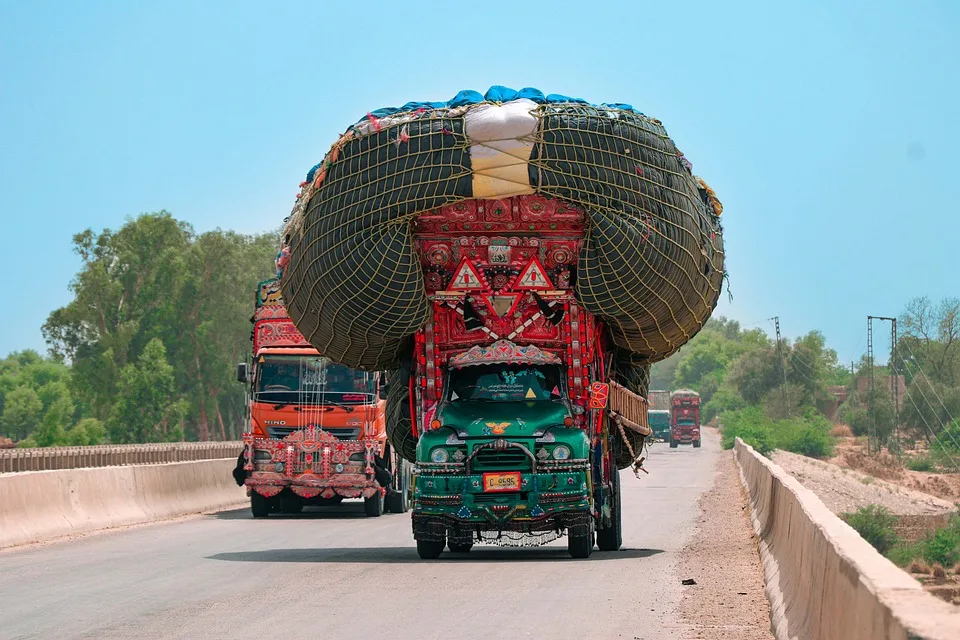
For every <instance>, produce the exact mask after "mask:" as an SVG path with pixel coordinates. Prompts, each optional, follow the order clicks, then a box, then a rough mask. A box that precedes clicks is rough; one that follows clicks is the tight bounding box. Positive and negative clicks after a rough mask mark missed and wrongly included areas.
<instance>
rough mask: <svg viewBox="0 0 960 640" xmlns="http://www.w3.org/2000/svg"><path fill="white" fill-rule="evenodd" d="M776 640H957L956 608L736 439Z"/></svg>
mask: <svg viewBox="0 0 960 640" xmlns="http://www.w3.org/2000/svg"><path fill="white" fill-rule="evenodd" d="M735 450H736V458H737V462H738V464H739V466H740V473H741V479H742V480H743V483H744V485H745V486H746V488H747V490H748V491H749V493H750V503H751V507H752V508H753V524H754V528H755V529H756V531H757V536H758V538H759V544H760V559H761V561H762V563H763V570H764V578H765V583H766V591H767V597H768V598H769V599H770V604H771V628H772V630H773V633H774V635H775V636H776V638H777V639H778V640H786V639H787V638H790V639H794V638H797V639H804V640H805V639H808V638H809V639H810V640H834V639H835V640H860V639H862V640H878V639H888V638H889V639H891V640H908V639H909V640H921V639H923V640H957V639H958V638H960V608H958V607H954V606H952V605H950V604H948V603H946V602H944V601H942V600H938V599H937V598H936V597H934V596H932V595H930V594H928V593H926V592H925V591H923V588H922V587H921V586H920V583H919V582H917V581H916V580H914V579H913V578H912V577H911V576H910V575H908V574H907V573H906V572H904V571H902V570H901V569H899V568H898V567H897V566H896V565H894V564H893V563H892V562H890V561H889V560H887V559H886V558H884V557H883V556H882V555H880V554H879V553H878V552H877V551H876V550H875V549H874V548H873V547H872V546H870V544H869V543H867V542H866V541H865V540H864V539H863V538H861V537H860V535H859V534H858V533H857V532H856V531H855V530H854V529H853V528H851V527H850V526H849V525H847V524H846V523H845V522H843V521H842V520H841V519H840V518H838V517H837V516H836V515H834V514H833V513H832V512H831V511H830V510H829V509H827V508H826V507H825V506H824V504H823V502H821V501H820V498H818V497H817V496H816V495H815V494H814V493H813V492H811V491H809V490H808V489H806V488H804V487H803V486H802V485H801V484H800V483H799V482H798V481H797V480H796V479H795V478H793V476H791V475H790V474H788V473H787V472H786V471H784V470H783V469H781V468H780V467H779V466H777V465H776V464H774V463H773V462H771V461H770V460H767V459H766V458H764V457H763V456H761V455H760V454H758V453H757V452H756V451H754V450H753V448H751V447H750V446H748V445H746V444H744V443H743V442H742V441H741V440H740V439H739V438H738V439H737V442H736V447H735Z"/></svg>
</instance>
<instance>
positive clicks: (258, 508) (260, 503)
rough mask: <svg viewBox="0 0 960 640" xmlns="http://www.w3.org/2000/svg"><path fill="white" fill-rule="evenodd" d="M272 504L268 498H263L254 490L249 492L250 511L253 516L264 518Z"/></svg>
mask: <svg viewBox="0 0 960 640" xmlns="http://www.w3.org/2000/svg"><path fill="white" fill-rule="evenodd" d="M272 506H273V505H272V504H271V500H270V498H265V497H263V496H262V495H260V494H259V493H257V492H256V491H252V492H251V493H250V511H251V512H252V513H253V517H254V518H266V517H267V516H268V515H270V510H271V507H272Z"/></svg>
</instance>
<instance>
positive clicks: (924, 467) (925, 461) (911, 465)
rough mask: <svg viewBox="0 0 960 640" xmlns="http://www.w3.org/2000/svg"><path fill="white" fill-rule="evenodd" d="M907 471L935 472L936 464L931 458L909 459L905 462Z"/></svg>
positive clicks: (918, 457)
mask: <svg viewBox="0 0 960 640" xmlns="http://www.w3.org/2000/svg"><path fill="white" fill-rule="evenodd" d="M904 464H905V465H906V467H907V469H910V470H911V471H927V472H929V471H933V470H934V464H933V460H932V459H931V458H930V456H917V457H915V458H907V459H906V461H905V462H904Z"/></svg>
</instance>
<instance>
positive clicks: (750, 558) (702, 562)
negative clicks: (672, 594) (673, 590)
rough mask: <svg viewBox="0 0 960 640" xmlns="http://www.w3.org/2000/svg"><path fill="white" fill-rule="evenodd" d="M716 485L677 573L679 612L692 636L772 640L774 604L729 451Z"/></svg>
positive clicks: (718, 469) (718, 468) (722, 458)
mask: <svg viewBox="0 0 960 640" xmlns="http://www.w3.org/2000/svg"><path fill="white" fill-rule="evenodd" d="M716 472H717V477H716V483H715V484H714V486H713V488H712V489H710V491H708V492H707V493H705V494H704V495H703V497H702V498H701V499H700V509H701V512H700V517H699V520H698V525H697V530H696V532H695V533H694V535H693V538H692V539H691V542H690V544H688V545H687V547H686V548H685V549H684V552H683V556H682V558H681V560H680V562H679V565H678V570H679V571H680V575H682V576H684V577H685V578H692V579H693V580H695V581H696V584H695V585H691V586H687V587H684V593H683V599H682V601H681V603H680V607H679V613H680V615H681V617H682V618H683V620H684V622H686V623H689V624H690V635H689V636H687V635H685V636H684V637H685V638H686V637H690V638H703V639H705V640H733V639H737V640H770V639H772V638H773V636H772V635H771V633H770V603H769V602H768V601H767V597H766V594H765V593H764V591H763V569H762V568H761V565H760V556H759V552H758V551H757V539H756V536H755V535H754V532H753V525H752V523H751V521H750V507H749V506H748V502H747V495H746V492H745V491H744V489H743V487H742V486H741V485H740V476H739V472H738V471H737V465H736V462H734V459H733V453H732V452H731V451H724V452H722V453H721V455H720V456H719V457H718V459H717V466H716Z"/></svg>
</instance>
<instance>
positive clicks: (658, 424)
mask: <svg viewBox="0 0 960 640" xmlns="http://www.w3.org/2000/svg"><path fill="white" fill-rule="evenodd" d="M648 420H649V421H650V427H651V428H653V429H657V428H663V427H669V426H670V414H669V413H667V412H666V411H650V412H649V413H648Z"/></svg>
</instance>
